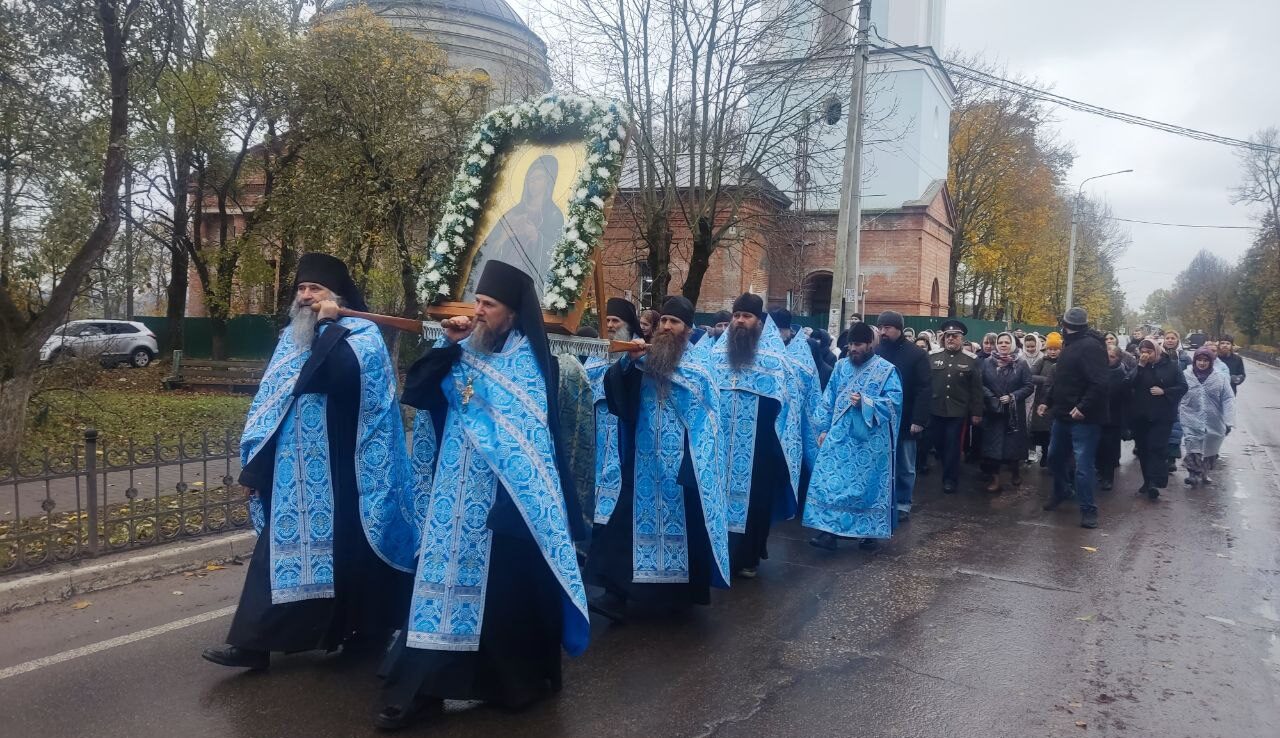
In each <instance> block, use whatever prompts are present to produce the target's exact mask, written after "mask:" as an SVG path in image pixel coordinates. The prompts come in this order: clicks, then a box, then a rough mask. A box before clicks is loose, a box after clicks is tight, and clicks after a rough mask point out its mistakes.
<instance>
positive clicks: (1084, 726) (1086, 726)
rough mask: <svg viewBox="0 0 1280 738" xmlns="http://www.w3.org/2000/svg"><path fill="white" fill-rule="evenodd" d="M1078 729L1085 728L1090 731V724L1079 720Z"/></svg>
mask: <svg viewBox="0 0 1280 738" xmlns="http://www.w3.org/2000/svg"><path fill="white" fill-rule="evenodd" d="M1076 727H1077V728H1085V729H1088V727H1089V724H1088V723H1086V722H1085V721H1083V720H1077V721H1076Z"/></svg>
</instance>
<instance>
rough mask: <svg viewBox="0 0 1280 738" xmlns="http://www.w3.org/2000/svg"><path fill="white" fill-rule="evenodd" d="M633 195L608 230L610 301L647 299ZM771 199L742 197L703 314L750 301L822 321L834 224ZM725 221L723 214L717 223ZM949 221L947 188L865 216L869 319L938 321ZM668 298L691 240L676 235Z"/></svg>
mask: <svg viewBox="0 0 1280 738" xmlns="http://www.w3.org/2000/svg"><path fill="white" fill-rule="evenodd" d="M634 196H635V195H634V193H632V192H626V191H624V192H622V193H619V196H618V200H617V202H616V203H615V205H614V208H613V211H612V214H611V216H610V220H609V225H608V228H607V229H606V230H605V246H604V253H603V258H602V261H601V263H602V264H603V265H604V275H605V288H606V290H607V291H608V292H609V293H610V295H624V296H625V295H629V296H631V297H632V298H633V299H637V300H641V299H642V298H643V296H644V295H645V293H646V289H645V287H646V285H647V279H646V277H647V274H646V271H647V264H646V263H645V254H646V251H645V249H646V247H645V242H644V239H643V238H642V236H641V229H640V228H639V226H638V224H637V223H636V219H635V213H634V208H633V206H632V201H631V198H634ZM789 205H790V202H789V201H788V200H787V199H786V197H785V196H782V195H781V194H780V193H776V191H770V192H765V193H761V194H759V195H756V196H753V197H748V198H746V199H745V200H744V202H743V203H742V204H741V205H740V206H739V212H738V214H737V220H738V225H737V226H735V228H733V229H731V232H730V234H729V239H728V240H729V243H728V244H727V245H722V246H721V247H720V248H718V249H717V250H716V251H715V253H714V254H713V255H712V258H711V265H710V268H709V269H708V270H707V274H706V276H705V277H704V279H703V282H702V291H701V294H700V296H699V299H698V306H697V307H698V311H699V312H714V311H716V310H720V309H722V308H725V309H727V308H728V307H729V306H730V305H731V304H732V303H733V300H734V298H735V297H737V296H738V295H740V294H742V293H743V292H754V293H756V294H759V295H762V296H764V297H765V298H766V300H767V303H768V305H769V306H770V307H771V308H773V307H782V306H785V305H787V304H788V302H789V303H790V305H791V309H792V312H793V313H795V314H796V315H806V316H814V317H819V316H826V315H827V310H828V308H829V307H830V300H831V279H832V272H833V270H834V267H835V245H836V220H837V213H835V212H832V211H809V212H804V213H799V212H794V211H792V210H790V209H789ZM722 217H726V218H727V217H728V214H727V213H726V214H722ZM954 222H955V211H954V209H953V207H952V204H951V198H950V196H949V195H948V193H947V189H946V185H945V183H944V182H942V181H936V182H934V183H933V184H932V185H931V186H930V187H929V188H928V189H927V190H926V191H925V193H924V195H923V196H922V197H921V198H920V199H918V200H914V201H911V202H906V203H903V204H902V205H901V206H900V207H898V208H894V209H886V210H866V211H863V213H862V232H861V237H862V272H863V274H864V275H865V282H864V286H865V289H866V295H865V298H864V299H865V305H866V308H865V312H866V313H868V314H875V313H878V312H880V311H882V310H897V311H898V312H901V313H903V314H906V315H933V316H937V315H944V314H945V313H946V305H947V282H948V279H947V278H948V276H949V269H950V264H951V236H952V233H953V231H954ZM672 230H673V231H674V242H673V243H672V259H671V283H670V285H669V287H668V290H667V291H668V293H669V294H679V293H680V290H681V288H682V287H683V285H684V280H685V277H686V275H687V273H688V265H689V253H690V247H691V237H690V232H689V229H688V228H682V227H673V229H672Z"/></svg>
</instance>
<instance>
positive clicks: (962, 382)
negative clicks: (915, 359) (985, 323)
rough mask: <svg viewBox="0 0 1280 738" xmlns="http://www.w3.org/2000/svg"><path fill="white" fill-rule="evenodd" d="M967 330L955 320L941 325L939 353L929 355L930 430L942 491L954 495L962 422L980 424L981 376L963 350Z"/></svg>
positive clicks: (972, 356)
mask: <svg viewBox="0 0 1280 738" xmlns="http://www.w3.org/2000/svg"><path fill="white" fill-rule="evenodd" d="M968 332H969V329H968V327H966V326H965V324H964V323H961V322H960V321H958V320H948V321H947V322H945V323H943V324H942V327H941V333H942V350H941V351H939V352H937V353H934V354H930V355H929V359H930V362H929V368H930V370H931V371H932V373H933V402H932V406H931V409H930V412H931V414H932V419H931V422H930V423H929V426H930V428H932V430H933V446H934V448H936V449H937V450H938V453H939V454H940V455H941V456H942V491H943V492H945V493H947V494H953V493H954V492H955V491H956V486H957V484H958V483H959V481H960V445H961V439H962V436H963V433H964V426H965V421H966V420H969V421H972V422H973V424H974V425H978V424H979V423H981V422H982V373H981V372H980V371H978V357H976V356H974V355H973V354H971V353H969V352H967V351H965V350H964V336H965V334H966V333H968Z"/></svg>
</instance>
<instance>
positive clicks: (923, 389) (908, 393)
mask: <svg viewBox="0 0 1280 738" xmlns="http://www.w3.org/2000/svg"><path fill="white" fill-rule="evenodd" d="M878 322H879V325H880V343H879V345H878V346H877V347H876V353H877V354H879V355H880V356H881V357H882V358H884V359H885V360H886V361H888V362H889V363H891V364H893V365H894V366H895V367H897V369H898V379H900V380H902V421H901V422H900V423H899V424H898V428H899V434H898V450H897V451H898V458H897V460H896V461H895V462H894V476H895V479H894V487H893V500H894V503H895V504H896V505H897V507H898V520H899V521H903V520H906V519H907V518H908V517H910V515H911V492H912V490H914V489H915V486H916V439H917V438H918V437H919V436H920V434H921V433H923V432H924V428H925V426H926V425H928V424H929V406H930V404H931V403H932V402H933V376H932V373H931V370H930V369H929V355H928V354H926V353H925V352H924V349H922V348H920V347H919V346H917V345H915V343H913V342H911V341H909V340H907V337H906V336H904V335H903V334H902V330H903V321H902V314H901V313H895V312H894V311H892V310H886V311H884V312H883V313H880V320H879V321H878Z"/></svg>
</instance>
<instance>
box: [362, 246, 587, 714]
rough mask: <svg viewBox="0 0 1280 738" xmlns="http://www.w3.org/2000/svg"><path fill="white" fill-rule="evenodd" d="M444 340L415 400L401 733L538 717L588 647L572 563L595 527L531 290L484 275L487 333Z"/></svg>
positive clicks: (396, 704)
mask: <svg viewBox="0 0 1280 738" xmlns="http://www.w3.org/2000/svg"><path fill="white" fill-rule="evenodd" d="M441 325H442V327H443V329H444V336H443V337H442V338H440V339H439V340H437V341H436V344H435V346H434V347H433V348H432V349H431V350H430V351H428V352H427V354H426V355H425V356H423V357H422V358H421V359H419V360H418V362H417V363H416V364H414V365H413V368H412V369H411V370H410V372H409V377H408V379H407V381H406V383H405V391H404V396H403V402H405V403H406V404H409V405H412V406H413V407H416V408H418V419H417V421H416V422H415V425H414V434H415V437H414V454H413V460H414V476H415V478H416V480H415V483H416V484H417V485H418V488H419V489H427V490H429V493H428V495H427V499H428V500H429V502H428V503H427V504H426V506H425V509H424V510H423V511H422V512H423V514H422V517H421V519H420V521H419V527H418V528H417V529H416V530H415V531H414V539H415V542H416V546H417V549H418V564H417V571H416V573H415V576H414V586H413V601H412V603H411V604H410V606H409V607H408V609H407V618H406V619H405V621H404V630H403V631H402V633H401V635H400V636H399V638H398V639H397V641H396V643H395V644H394V645H393V646H392V651H391V654H390V655H389V658H388V673H387V677H388V678H387V685H386V704H385V707H384V708H383V709H382V711H381V712H380V713H379V714H378V716H377V718H376V720H375V723H376V724H377V725H378V727H380V728H383V729H388V730H393V729H399V728H404V727H407V726H409V725H410V724H412V723H413V722H414V721H415V720H417V719H418V718H419V717H421V716H423V715H424V714H425V713H427V712H428V711H432V712H439V711H440V708H441V705H442V703H443V700H445V699H458V700H482V701H485V702H489V703H492V704H496V705H498V706H501V707H505V708H508V709H518V708H522V707H525V706H527V705H529V704H531V703H533V702H534V701H536V700H537V699H539V698H541V697H543V696H545V695H547V694H548V693H551V692H556V691H559V689H560V683H561V682H560V679H561V676H560V674H561V672H560V648H561V646H562V645H563V647H564V649H565V650H566V651H568V652H569V654H570V655H574V656H576V655H578V654H580V653H582V652H583V651H584V650H585V649H586V647H587V639H588V627H589V626H588V619H587V598H586V590H585V589H584V587H583V584H582V576H581V574H580V572H579V570H578V559H577V555H576V551H575V547H574V539H575V538H581V537H582V535H583V532H584V531H583V530H582V528H583V527H584V525H583V521H582V517H581V514H580V512H579V506H578V504H577V498H576V496H575V494H574V491H573V481H572V476H571V474H570V473H569V470H568V467H567V463H566V454H565V451H564V444H563V440H562V434H561V431H560V427H559V426H560V423H559V416H558V413H557V412H556V409H557V408H558V406H559V405H558V400H557V392H558V386H559V377H558V376H557V375H558V368H559V365H558V363H557V362H556V360H555V358H554V357H553V356H552V355H551V352H550V348H549V346H548V344H547V336H546V332H545V330H544V328H543V325H542V309H541V306H540V305H539V302H538V297H537V293H536V292H535V290H534V285H533V280H532V278H530V277H529V276H528V275H527V274H525V273H524V272H523V271H521V270H519V269H517V268H515V267H513V266H511V265H509V264H506V263H503V262H499V261H488V262H486V263H485V265H484V273H483V274H481V275H480V280H479V282H478V284H477V285H476V302H475V315H474V317H473V318H472V317H457V318H451V319H449V320H446V321H444V322H443V323H442V324H441ZM436 439H439V442H438V444H437V443H436V442H435V440H436Z"/></svg>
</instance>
